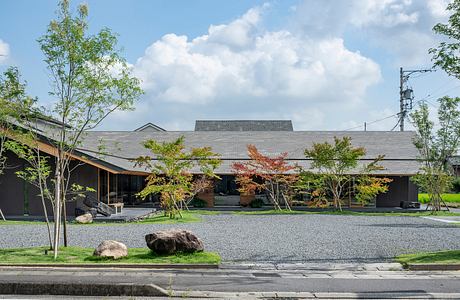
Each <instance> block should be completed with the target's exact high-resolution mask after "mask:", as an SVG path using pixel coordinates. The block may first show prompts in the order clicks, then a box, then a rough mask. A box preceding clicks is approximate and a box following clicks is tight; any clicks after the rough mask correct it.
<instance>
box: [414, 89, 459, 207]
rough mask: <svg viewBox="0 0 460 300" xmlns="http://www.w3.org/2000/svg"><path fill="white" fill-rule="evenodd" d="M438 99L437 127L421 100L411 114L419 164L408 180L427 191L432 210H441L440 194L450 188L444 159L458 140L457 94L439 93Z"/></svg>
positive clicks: (450, 172)
mask: <svg viewBox="0 0 460 300" xmlns="http://www.w3.org/2000/svg"><path fill="white" fill-rule="evenodd" d="M438 102H439V108H438V123H439V124H438V129H437V130H436V129H435V123H434V122H433V121H432V120H430V114H429V110H428V106H427V105H426V104H425V103H422V104H421V105H420V107H419V108H418V109H417V110H416V111H414V112H413V113H412V114H411V118H412V120H413V124H414V127H415V129H416V133H417V136H416V137H415V139H414V144H415V146H416V147H417V149H418V152H419V159H420V161H421V164H422V166H421V168H420V172H419V173H418V174H417V175H416V176H414V177H413V178H412V180H413V181H414V182H415V183H416V184H418V185H419V186H420V187H421V188H422V189H423V190H424V191H426V192H427V193H428V194H429V197H430V203H429V207H431V209H432V210H434V211H439V210H441V208H442V204H443V200H442V198H441V194H443V193H446V192H448V191H449V190H450V188H451V185H452V180H453V177H452V171H453V170H452V168H451V166H450V165H449V163H448V159H449V158H450V157H451V156H453V155H454V154H455V153H456V152H457V150H458V147H459V142H460V111H459V108H460V107H459V105H460V98H450V97H443V98H440V99H439V100H438ZM446 208H447V206H446Z"/></svg>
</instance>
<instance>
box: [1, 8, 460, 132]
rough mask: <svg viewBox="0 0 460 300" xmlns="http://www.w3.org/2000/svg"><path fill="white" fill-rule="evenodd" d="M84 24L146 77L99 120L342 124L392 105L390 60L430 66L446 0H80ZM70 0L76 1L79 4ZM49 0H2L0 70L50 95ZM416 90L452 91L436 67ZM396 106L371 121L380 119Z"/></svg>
mask: <svg viewBox="0 0 460 300" xmlns="http://www.w3.org/2000/svg"><path fill="white" fill-rule="evenodd" d="M86 2H87V3H88V5H89V9H90V17H89V21H90V29H91V31H93V32H95V31H97V30H99V29H100V28H102V27H109V28H111V29H112V30H113V31H114V32H117V33H118V34H119V45H120V46H122V47H123V48H124V54H125V56H126V58H127V59H128V61H129V62H130V63H131V64H132V65H133V72H134V73H135V74H136V76H138V77H139V78H140V79H141V80H142V82H143V88H144V90H145V95H144V96H143V97H142V99H140V101H139V102H138V103H137V105H136V107H137V109H136V110H135V111H134V112H122V113H116V114H114V115H113V116H111V117H110V118H109V119H108V120H106V122H104V124H103V125H102V127H101V129H113V130H131V129H134V128H136V127H138V126H141V125H142V124H143V123H146V122H153V123H156V124H158V125H160V126H162V127H164V128H166V129H169V130H191V129H193V123H194V120H195V119H256V118H257V119H270V118H274V119H292V120H293V122H294V127H295V129H297V130H340V129H348V128H352V127H357V128H356V130H360V129H361V128H359V126H360V125H362V123H363V122H364V121H368V122H369V121H373V120H377V119H381V118H384V117H386V116H391V115H392V114H394V113H397V111H398V107H399V104H398V84H399V77H398V76H399V74H398V71H399V67H400V66H403V67H405V68H427V67H428V68H429V67H431V62H430V57H429V55H428V54H427V50H428V49H429V48H430V47H433V46H435V45H436V44H437V43H438V42H439V37H436V36H435V35H434V34H433V33H432V32H431V28H432V27H433V25H434V24H436V23H437V22H445V20H446V18H447V15H446V13H445V11H444V7H445V6H446V4H447V1H445V0H417V1H416V0H413V1H410V0H385V1H382V0H335V1H334V0H323V1H315V0H283V1H280V0H278V1H247V0H246V1H243V0H239V1H235V0H232V1H212V0H201V1H171V0H169V1H166V0H165V1H140V0H137V1H121V0H116V1H113V0H111V1H109V0H97V1H86ZM78 3H79V1H73V2H72V4H73V5H76V4H78ZM56 5H57V1H26V0H3V1H2V2H1V3H0V40H1V42H0V52H2V51H3V52H2V53H0V54H4V55H5V54H6V56H2V57H0V59H1V60H0V70H2V69H5V68H6V67H7V66H9V65H16V66H18V67H19V68H20V70H21V72H22V74H23V78H24V79H25V80H26V81H27V82H28V92H29V93H30V94H31V95H34V96H37V97H39V100H40V103H42V104H44V105H50V103H51V102H52V101H53V99H52V98H50V97H49V96H48V95H47V92H48V90H49V81H48V77H47V73H46V68H45V65H44V63H43V62H42V60H43V56H42V54H41V52H40V49H39V46H38V43H37V42H36V40H37V38H38V37H40V35H42V34H43V33H44V32H45V30H46V26H47V24H48V22H49V21H50V20H51V19H52V18H54V12H55V10H56ZM410 83H411V85H412V87H413V88H414V91H415V98H416V100H417V99H422V98H426V97H427V96H428V95H431V96H428V100H430V102H432V103H434V102H435V100H436V97H439V96H442V95H444V94H445V93H447V94H450V95H452V96H455V95H457V94H458V92H459V90H460V88H459V85H460V83H459V82H457V80H456V79H452V78H448V77H447V76H446V75H445V74H444V73H443V72H442V71H439V72H435V73H430V74H425V75H423V76H420V77H419V78H415V76H414V79H413V80H411V82H410ZM395 123H396V118H388V119H386V120H384V121H380V122H376V123H374V124H371V125H369V129H371V130H389V129H391V128H392V127H393V126H394V124H395Z"/></svg>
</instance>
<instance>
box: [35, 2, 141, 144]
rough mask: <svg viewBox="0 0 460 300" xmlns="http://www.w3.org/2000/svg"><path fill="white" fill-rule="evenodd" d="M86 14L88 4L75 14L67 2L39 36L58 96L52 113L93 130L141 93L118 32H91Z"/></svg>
mask: <svg viewBox="0 0 460 300" xmlns="http://www.w3.org/2000/svg"><path fill="white" fill-rule="evenodd" d="M87 17H88V7H87V6H86V5H85V4H81V5H80V6H79V7H78V11H77V13H76V14H75V15H73V14H72V12H71V11H70V7H69V1H68V0H63V1H61V2H60V3H59V10H58V18H57V20H53V21H51V22H50V24H49V25H48V29H47V32H46V34H45V35H43V36H42V37H40V38H39V39H38V42H39V44H40V47H41V50H42V51H43V54H44V55H45V63H46V65H47V68H48V70H49V73H50V77H51V80H52V90H51V91H50V95H51V96H54V97H55V98H56V99H57V100H58V101H57V102H55V105H54V108H53V114H54V115H55V117H56V118H57V119H58V120H60V121H62V122H64V123H65V124H67V125H70V126H71V127H73V129H72V131H75V130H77V132H78V131H80V129H84V130H88V129H92V128H94V127H95V126H97V125H98V124H99V123H100V122H101V121H102V120H103V119H104V118H105V117H106V116H107V115H108V114H109V113H111V112H113V111H114V110H126V109H131V108H132V106H133V104H134V101H135V100H136V99H137V98H138V97H139V95H140V94H141V93H142V90H141V89H140V87H139V80H138V79H137V78H135V77H133V76H132V75H131V70H130V68H129V66H128V65H127V63H126V60H125V59H124V58H123V57H122V56H121V55H120V50H119V49H118V48H117V37H116V35H115V34H114V33H112V31H111V30H110V29H108V28H103V29H102V30H100V31H99V32H97V33H95V34H89V33H88V32H89V28H88V22H87ZM69 131H70V130H69ZM68 138H69V139H70V141H69V140H67V141H62V142H63V143H64V142H66V143H70V144H73V143H76V142H77V141H78V138H79V135H78V134H77V133H75V134H69V135H68ZM61 146H64V145H61Z"/></svg>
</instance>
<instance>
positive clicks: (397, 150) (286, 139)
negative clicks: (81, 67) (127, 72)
mask: <svg viewBox="0 0 460 300" xmlns="http://www.w3.org/2000/svg"><path fill="white" fill-rule="evenodd" d="M182 135H183V136H184V137H185V144H186V147H187V148H192V147H203V146H210V147H212V149H213V151H214V152H217V153H220V154H221V155H222V159H223V164H222V166H221V167H220V168H219V169H218V170H217V171H218V173H220V174H229V173H232V172H231V164H232V163H233V162H235V161H239V160H245V159H247V151H246V150H247V149H246V146H247V145H248V144H254V145H255V146H256V147H257V148H258V149H259V150H260V151H261V152H262V153H264V154H267V155H276V154H280V153H282V152H287V153H288V159H289V160H291V161H292V163H297V164H300V165H302V166H304V167H306V168H308V167H309V165H310V161H309V160H306V159H305V156H304V154H303V153H304V150H305V149H306V148H310V147H311V146H312V144H313V143H314V142H317V143H318V142H324V141H333V137H334V136H337V137H342V136H350V137H351V138H352V144H353V145H354V146H362V147H365V148H366V150H367V154H366V156H365V157H364V161H363V163H364V162H366V160H368V159H372V158H375V157H376V156H378V155H380V154H383V155H385V159H384V161H383V162H382V165H383V166H384V167H385V168H386V169H385V170H384V171H381V172H380V173H381V174H388V175H412V174H415V173H417V170H418V167H419V164H418V162H417V160H416V157H417V149H416V148H415V147H414V145H413V144H412V138H413V137H414V133H413V132H409V131H405V132H386V131H374V132H372V131H367V132H363V131H359V132H358V131H347V132H340V131H292V132H278V131H270V132H268V131H258V132H255V131H254V132H219V131H207V132H200V131H198V132H194V131H186V132H177V131H176V132H174V131H170V132H128V131H126V132H121V131H119V132H113V131H112V132H109V131H93V132H88V133H87V134H86V136H85V140H84V143H83V145H82V149H86V150H90V151H83V152H84V153H86V154H87V155H90V156H94V153H93V152H92V151H97V150H98V145H99V143H100V142H99V141H100V140H101V139H102V140H104V141H105V142H104V146H105V148H106V149H107V150H106V151H107V152H108V153H110V154H111V155H113V156H105V157H101V159H102V160H103V161H105V162H106V163H109V164H111V165H114V166H117V167H118V168H121V169H124V170H129V171H144V170H143V169H140V168H135V167H134V166H133V163H132V162H131V161H130V160H128V159H129V158H136V157H138V156H140V155H151V154H150V153H149V152H148V150H146V149H145V148H144V147H143V146H142V145H141V143H142V142H143V141H145V140H147V139H155V140H157V141H172V140H174V139H176V138H178V137H179V136H182ZM121 157H123V158H126V159H123V158H121Z"/></svg>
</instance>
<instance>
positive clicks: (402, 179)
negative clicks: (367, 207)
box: [377, 176, 418, 207]
mask: <svg viewBox="0 0 460 300" xmlns="http://www.w3.org/2000/svg"><path fill="white" fill-rule="evenodd" d="M388 178H390V179H392V180H393V181H392V182H390V184H389V185H388V192H386V193H384V194H379V195H378V196H377V207H396V206H399V205H400V203H401V201H417V197H418V188H417V186H416V185H415V184H414V183H413V182H412V181H410V179H409V177H408V176H389V177H388Z"/></svg>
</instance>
